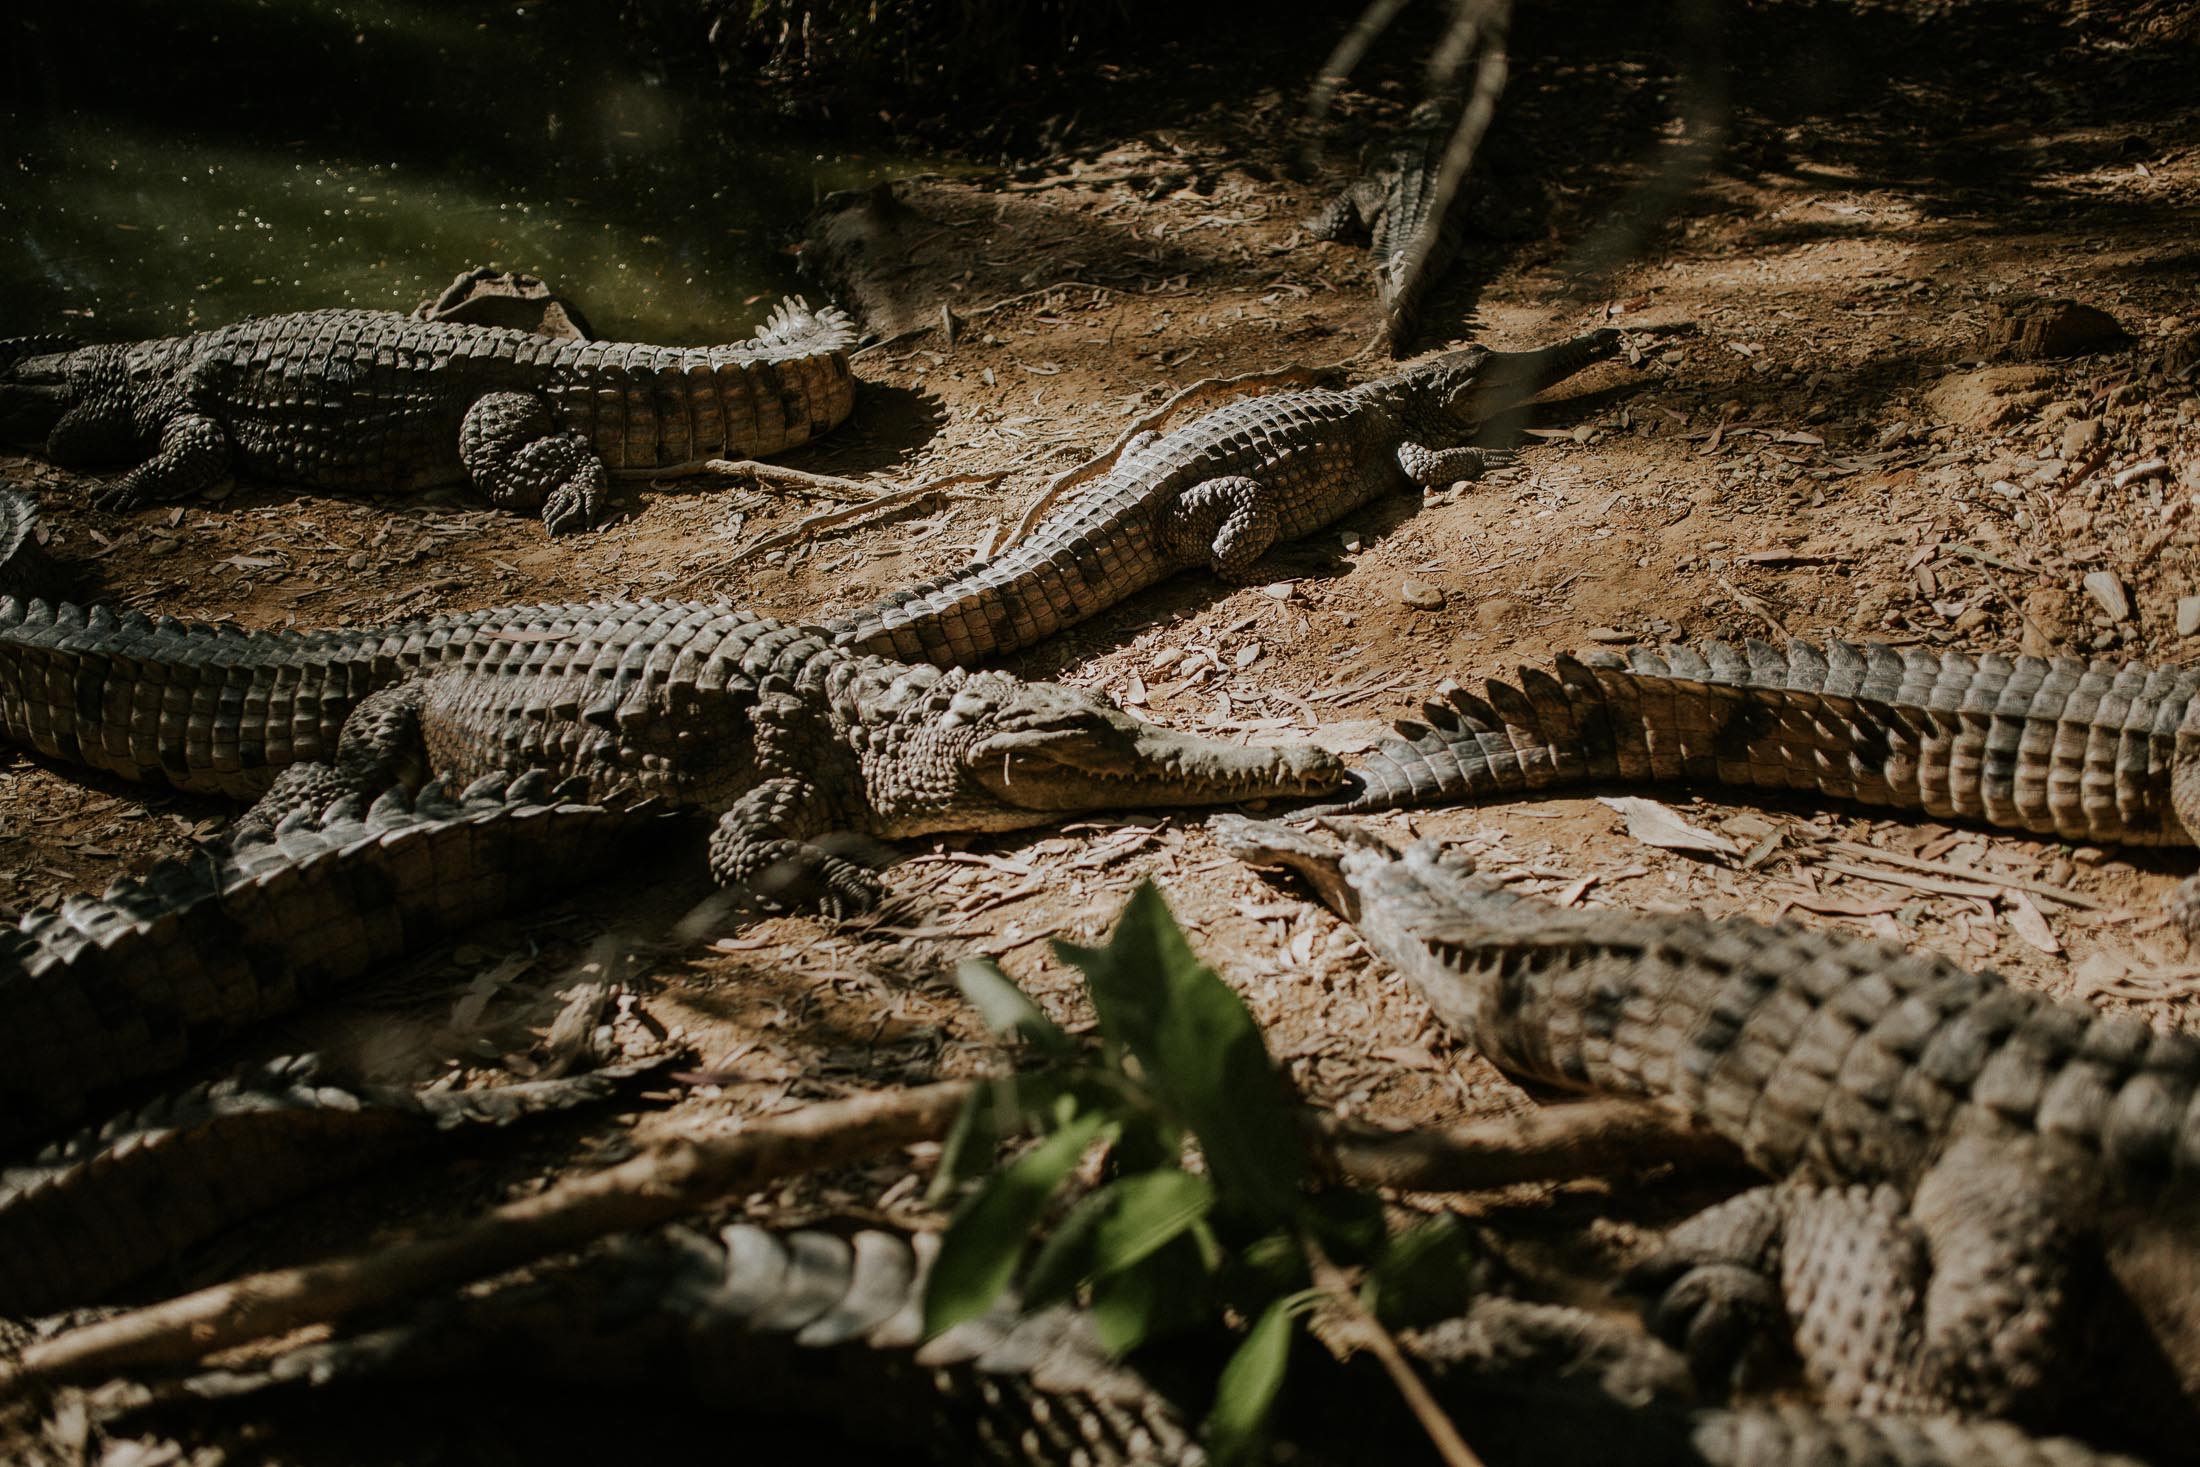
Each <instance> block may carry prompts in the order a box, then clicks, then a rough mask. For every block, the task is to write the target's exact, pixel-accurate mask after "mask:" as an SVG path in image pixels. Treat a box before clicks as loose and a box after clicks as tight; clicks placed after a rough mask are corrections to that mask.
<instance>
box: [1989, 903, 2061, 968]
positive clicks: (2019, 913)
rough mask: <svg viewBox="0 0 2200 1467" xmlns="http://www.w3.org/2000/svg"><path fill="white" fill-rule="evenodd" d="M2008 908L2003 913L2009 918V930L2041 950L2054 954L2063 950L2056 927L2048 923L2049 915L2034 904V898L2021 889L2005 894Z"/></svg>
mask: <svg viewBox="0 0 2200 1467" xmlns="http://www.w3.org/2000/svg"><path fill="white" fill-rule="evenodd" d="M2002 900H2003V902H2005V903H2006V904H2007V910H2006V911H2004V912H2003V913H2002V915H2003V916H2004V917H2006V918H2008V920H2009V930H2010V931H2012V932H2014V933H2016V934H2017V936H2019V937H2021V938H2023V939H2024V940H2025V941H2026V942H2028V943H2030V944H2031V945H2032V946H2034V947H2036V948H2038V949H2039V950H2040V951H2041V952H2043V953H2046V954H2048V955H2050V956H2053V955H2054V954H2056V953H2059V952H2061V951H2062V944H2061V943H2059V942H2057V941H2056V940H2055V929H2054V928H2052V927H2049V926H2048V925H2047V917H2046V915H2045V914H2044V913H2042V912H2041V911H2040V909H2039V908H2038V907H2036V906H2034V905H2033V904H2032V899H2031V898H2030V897H2028V896H2026V895H2025V894H2024V893H2023V892H2021V891H2012V892H2009V893H2008V894H2006V895H2005V896H2003V898H2002Z"/></svg>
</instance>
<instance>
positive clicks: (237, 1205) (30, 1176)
mask: <svg viewBox="0 0 2200 1467" xmlns="http://www.w3.org/2000/svg"><path fill="white" fill-rule="evenodd" d="M651 1067H652V1065H650V1064H647V1063H624V1064H620V1065H615V1066H611V1067H607V1068H603V1069H598V1070H593V1071H590V1072H588V1073H585V1074H580V1075H570V1076H562V1077H557V1078H552V1079H543V1080H528V1081H521V1082H518V1083H514V1084H509V1085H491V1086H480V1087H475V1088H471V1089H464V1090H449V1089H439V1088H436V1087H433V1086H429V1087H422V1088H419V1089H411V1088H405V1087H400V1086H391V1085H373V1084H362V1083H359V1082H357V1081H354V1080H351V1079H348V1078H346V1077H345V1076H343V1075H342V1074H340V1073H338V1072H336V1071H335V1070H334V1069H333V1068H332V1067H331V1066H330V1065H328V1064H327V1063H326V1062H325V1061H323V1060H322V1058H321V1057H320V1056H318V1055H292V1056H284V1057H282V1058H279V1059H274V1060H269V1061H266V1062H264V1063H259V1064H252V1065H247V1066H245V1067H243V1068H242V1069H239V1070H237V1071H235V1072H233V1073H231V1074H229V1075H226V1076H224V1077H222V1078H221V1079H219V1080H214V1081H208V1082H202V1083H200V1084H197V1085H194V1086H192V1087H190V1088H189V1089H187V1090H184V1091H181V1092H178V1093H175V1094H171V1095H166V1096H162V1097H160V1098H159V1099H157V1100H154V1101H151V1102H149V1103H147V1104H145V1105H143V1106H140V1107H137V1108H135V1109H133V1110H130V1111H128V1112H126V1113H124V1114H122V1115H119V1116H116V1117H114V1118H113V1119H111V1120H109V1121H108V1122H107V1123H106V1124H104V1125H102V1126H100V1127H98V1128H96V1129H93V1130H86V1131H82V1132H79V1133H78V1134H76V1135H74V1136H72V1137H70V1138H68V1139H67V1140H65V1141H63V1142H60V1143H58V1144H56V1145H54V1146H51V1147H48V1148H47V1149H46V1150H44V1151H42V1152H40V1153H39V1154H38V1155H37V1156H36V1157H35V1158H33V1159H31V1160H30V1161H27V1162H23V1163H20V1164H17V1165H14V1166H9V1167H6V1168H0V1315H10V1316H23V1315H34V1314H46V1313H50V1312H52V1311H53V1310H56V1309H60V1308H64V1307H68V1306H73V1305H79V1304H84V1303H88V1302H91V1301H93V1300H96V1299H100V1298H103V1297H105V1296H107V1295H108V1294H109V1293H110V1292H111V1291H113V1290H114V1289H115V1288H116V1287H117V1286H119V1285H121V1284H125V1283H128V1282H129V1281H130V1280H132V1279H134V1278H136V1277H137V1276H139V1275H140V1274H143V1273H146V1272H148V1271H149V1270H152V1269H154V1268H157V1267H159V1266H161V1265H162V1264H165V1263H169V1262H171V1261H173V1260H174V1259H176V1258H177V1257H179V1256H180V1255H181V1254H182V1253H183V1251H184V1250H185V1249H187V1248H189V1247H190V1246H192V1245H193V1244H195V1243H198V1242H201V1241H203V1240H204V1239H206V1238H208V1237H211V1236H213V1235H214V1234H215V1233H216V1232H217V1231H218V1230H220V1229H221V1228H223V1227H226V1226H229V1225H231V1224H233V1223H235V1222H236V1221H238V1220H239V1219H240V1218H243V1217H245V1216H249V1215H250V1214H252V1213H255V1212H258V1211H261V1210H263V1209H265V1208H268V1207H270V1206H273V1205H274V1204H276V1203H278V1202H283V1201H287V1200H289V1199H291V1198H293V1197H298V1196H302V1195H304V1194H305V1193H307V1192H309V1191H312V1190H313V1189H315V1188H317V1187H321V1186H325V1185H327V1184H328V1183H330V1182H332V1181H337V1180H340V1179H342V1178H344V1177H348V1176H352V1175H354V1174H356V1173H358V1172H361V1171H364V1170H365V1169H367V1168H368V1167H371V1166H374V1165H376V1164H378V1163H380V1162H383V1161H385V1160H388V1159H389V1158H391V1157H394V1156H398V1155H401V1154H403V1153H405V1152H408V1151H413V1150H416V1149H418V1148H419V1147H421V1146H423V1145H425V1144H426V1143H428V1142H430V1141H432V1140H434V1139H436V1138H437V1137H439V1136H442V1135H445V1134H448V1133H451V1132H454V1131H460V1130H464V1129H468V1128H474V1127H504V1126H510V1125H512V1124H514V1123H516V1122H518V1121H520V1120H522V1119H525V1118H527V1117H531V1116H536V1115H541V1114H543V1113H546V1112H552V1111H562V1110H566V1109H569V1108H571V1107H573V1106H577V1105H583V1104H587V1103H589V1102H593V1101H599V1100H602V1099H604V1098H606V1097H608V1096H610V1095H612V1094H614V1093H615V1092H616V1091H617V1089H618V1087H619V1085H620V1083H621V1082H622V1081H625V1080H627V1079H630V1078H631V1077H633V1076H634V1075H636V1074H638V1073H640V1072H642V1071H643V1070H644V1069H647V1068H651Z"/></svg>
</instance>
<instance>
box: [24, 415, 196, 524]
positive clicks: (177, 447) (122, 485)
mask: <svg viewBox="0 0 2200 1467" xmlns="http://www.w3.org/2000/svg"><path fill="white" fill-rule="evenodd" d="M62 426H66V420H64V423H63V424H62ZM54 433H55V436H56V437H59V436H60V434H61V427H56V428H55V430H54ZM228 477H229V435H228V434H227V433H225V432H223V431H222V426H221V424H219V423H217V422H215V421H214V420H213V419H212V418H209V417H204V416H202V415H200V414H198V413H179V414H178V415H176V416H175V417H173V418H170V419H169V420H168V421H167V422H166V423H164V424H162V425H161V430H160V447H159V448H158V449H156V450H155V451H154V453H153V456H152V457H151V458H149V459H147V460H146V461H145V462H144V463H141V464H139V465H138V466H137V467H136V468H134V469H132V470H130V472H129V473H127V474H124V475H123V476H122V477H121V478H120V479H117V480H116V481H115V482H114V483H112V484H109V485H106V486H105V487H103V488H100V489H96V490H94V491H93V492H92V504H93V506H94V507H95V508H98V509H104V510H124V509H137V508H139V507H140V506H142V505H147V504H158V503H160V502H161V501H163V500H169V499H188V498H189V497H191V496H192V495H194V494H203V493H204V492H206V491H207V490H209V489H211V488H213V487H214V486H215V485H217V484H219V483H221V482H222V481H223V480H225V479H227V478H228Z"/></svg>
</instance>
